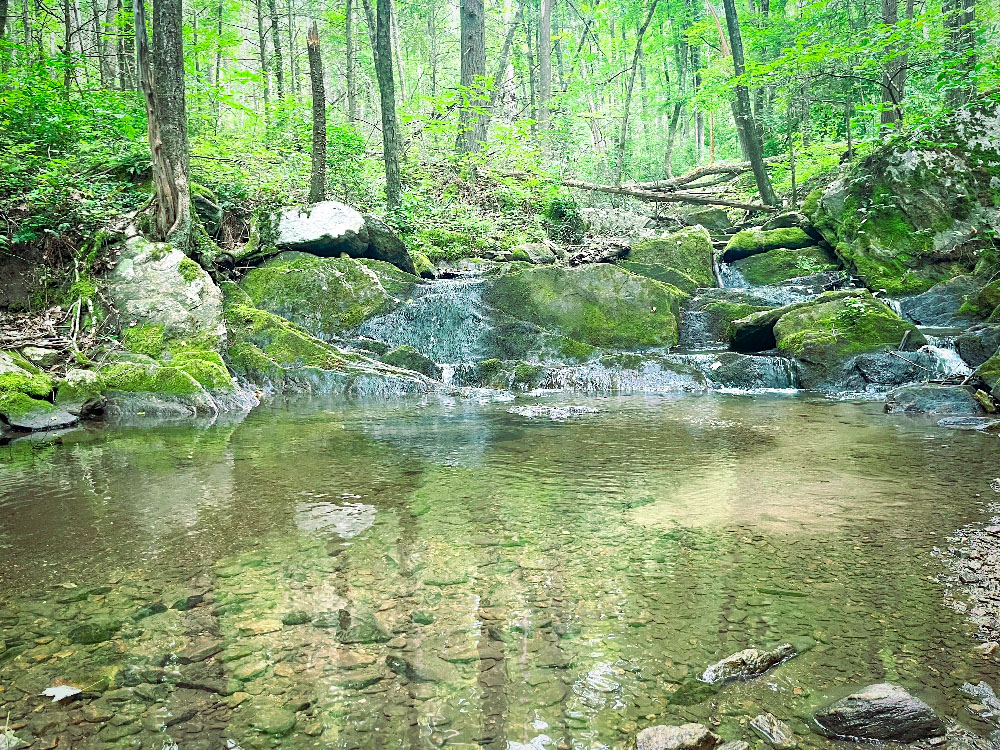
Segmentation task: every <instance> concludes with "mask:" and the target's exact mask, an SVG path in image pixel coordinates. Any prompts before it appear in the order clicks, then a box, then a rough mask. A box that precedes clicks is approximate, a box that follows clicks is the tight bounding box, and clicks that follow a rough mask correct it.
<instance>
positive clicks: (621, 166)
mask: <svg viewBox="0 0 1000 750" xmlns="http://www.w3.org/2000/svg"><path fill="white" fill-rule="evenodd" d="M656 3H657V0H652V2H651V3H650V4H649V11H648V12H647V13H646V20H644V21H643V22H642V26H640V27H639V30H638V32H636V36H635V52H633V53H632V69H631V70H630V71H629V76H628V83H627V85H626V86H625V105H624V107H623V110H622V126H621V130H620V132H619V137H618V159H617V162H618V164H617V165H616V167H617V168H616V169H615V175H616V179H615V182H616V183H617V184H619V185H621V183H622V177H623V176H624V174H625V150H626V148H627V146H628V116H629V109H630V108H631V106H632V92H633V90H634V89H635V76H636V73H637V72H638V69H639V58H640V57H641V56H642V37H643V35H644V34H645V33H646V29H648V28H649V22H650V21H652V20H653V14H654V13H655V12H656Z"/></svg>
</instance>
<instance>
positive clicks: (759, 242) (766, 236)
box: [722, 227, 816, 263]
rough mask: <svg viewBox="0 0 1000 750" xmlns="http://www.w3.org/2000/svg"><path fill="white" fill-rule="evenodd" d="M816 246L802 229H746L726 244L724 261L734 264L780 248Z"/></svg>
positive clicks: (723, 254)
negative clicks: (741, 259) (742, 259)
mask: <svg viewBox="0 0 1000 750" xmlns="http://www.w3.org/2000/svg"><path fill="white" fill-rule="evenodd" d="M815 244H816V240H814V239H813V238H812V237H810V236H809V235H808V234H806V233H805V231H804V230H803V229H802V228H801V227H783V228H781V229H744V230H743V231H741V232H737V233H736V234H734V235H733V237H732V238H731V239H730V240H729V242H727V243H726V247H725V249H724V250H723V251H722V259H723V260H724V261H725V262H726V263H732V262H733V261H735V260H739V259H740V258H747V257H749V256H751V255H756V254H757V253H766V252H767V251H769V250H777V249H779V248H789V249H792V250H798V249H801V248H804V247H810V246H811V245H815Z"/></svg>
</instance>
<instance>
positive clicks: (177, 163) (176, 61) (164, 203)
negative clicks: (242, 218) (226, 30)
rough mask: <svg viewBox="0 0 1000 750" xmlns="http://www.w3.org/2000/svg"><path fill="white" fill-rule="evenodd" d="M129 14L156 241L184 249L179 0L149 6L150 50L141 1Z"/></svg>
mask: <svg viewBox="0 0 1000 750" xmlns="http://www.w3.org/2000/svg"><path fill="white" fill-rule="evenodd" d="M134 12H135V30H136V36H135V38H136V50H137V52H138V64H139V82H140V86H141V88H142V94H143V99H144V101H145V103H146V116H147V129H148V136H149V150H150V153H151V154H152V157H153V185H154V187H155V189H156V233H157V236H158V238H159V239H161V240H164V241H166V242H170V243H172V244H173V245H174V246H175V247H176V248H178V249H179V250H181V251H182V252H184V253H189V252H190V251H191V224H192V217H191V189H190V185H189V181H188V180H189V178H188V175H189V173H190V164H189V162H190V155H189V151H188V132H187V111H186V109H185V101H184V34H183V10H182V5H181V0H157V2H156V3H155V4H154V5H153V46H152V50H150V47H149V41H148V38H147V36H146V11H145V8H144V5H143V0H135V6H134ZM151 68H152V69H151ZM154 71H155V74H154Z"/></svg>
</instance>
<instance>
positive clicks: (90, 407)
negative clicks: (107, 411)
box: [55, 369, 104, 416]
mask: <svg viewBox="0 0 1000 750" xmlns="http://www.w3.org/2000/svg"><path fill="white" fill-rule="evenodd" d="M55 404H56V406H58V407H59V408H60V409H63V410H65V411H67V412H69V413H70V414H75V415H77V416H87V415H89V414H92V413H94V412H97V411H100V409H101V408H103V406H104V394H103V392H102V390H101V380H100V377H98V374H97V373H96V372H95V371H93V370H81V369H73V370H70V371H69V372H67V373H66V377H65V378H64V379H63V380H61V381H60V382H59V387H58V389H57V390H56V398H55Z"/></svg>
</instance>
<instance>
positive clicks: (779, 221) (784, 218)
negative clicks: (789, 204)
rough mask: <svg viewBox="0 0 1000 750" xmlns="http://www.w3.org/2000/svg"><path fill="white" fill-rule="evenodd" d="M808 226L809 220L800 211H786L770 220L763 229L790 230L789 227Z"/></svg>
mask: <svg viewBox="0 0 1000 750" xmlns="http://www.w3.org/2000/svg"><path fill="white" fill-rule="evenodd" d="M807 224H809V219H807V218H806V217H805V214H803V213H800V212H799V211H785V212H784V213H781V214H778V215H777V216H773V217H771V218H770V219H768V220H767V221H766V222H764V226H762V227H761V229H764V230H768V229H788V228H789V227H805V226H806V225H807Z"/></svg>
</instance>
